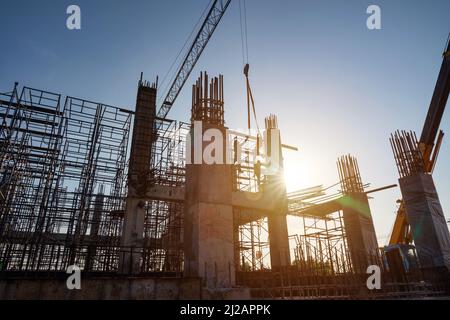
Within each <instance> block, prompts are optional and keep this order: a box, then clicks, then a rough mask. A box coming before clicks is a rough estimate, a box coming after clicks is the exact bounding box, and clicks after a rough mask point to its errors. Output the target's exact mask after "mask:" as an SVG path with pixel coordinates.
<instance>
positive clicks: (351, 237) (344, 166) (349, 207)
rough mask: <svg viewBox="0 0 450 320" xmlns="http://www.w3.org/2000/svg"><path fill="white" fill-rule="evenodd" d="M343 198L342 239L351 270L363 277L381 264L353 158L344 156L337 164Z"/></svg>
mask: <svg viewBox="0 0 450 320" xmlns="http://www.w3.org/2000/svg"><path fill="white" fill-rule="evenodd" d="M337 166H338V171H339V177H340V180H341V181H340V183H341V188H342V192H343V193H344V197H342V199H341V204H342V208H343V210H342V211H343V219H344V228H345V235H346V239H347V244H348V248H349V251H350V258H351V260H352V265H353V269H354V270H355V271H356V272H360V273H365V272H366V270H367V267H368V266H369V265H373V264H376V265H378V264H379V263H380V257H379V252H378V241H377V236H376V233H375V227H374V224H373V219H372V214H371V212H370V207H369V200H368V198H367V195H366V194H365V193H364V186H363V183H362V180H361V175H360V172H359V166H358V162H357V160H356V158H354V157H351V156H343V157H341V158H340V159H338V162H337Z"/></svg>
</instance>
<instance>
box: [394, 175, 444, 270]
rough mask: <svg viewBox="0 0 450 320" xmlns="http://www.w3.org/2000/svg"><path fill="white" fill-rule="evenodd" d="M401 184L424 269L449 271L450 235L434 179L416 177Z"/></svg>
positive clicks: (403, 179)
mask: <svg viewBox="0 0 450 320" xmlns="http://www.w3.org/2000/svg"><path fill="white" fill-rule="evenodd" d="M399 183H400V190H401V191H402V196H403V201H404V203H405V209H406V217H407V220H408V223H409V225H410V226H411V232H412V236H413V239H414V244H415V246H416V251H417V256H418V258H419V262H420V264H421V266H422V267H425V268H428V267H446V268H447V269H448V270H450V235H449V231H448V227H447V223H446V221H445V217H444V213H443V211H442V207H441V203H440V201H439V197H438V194H437V191H436V187H435V186H434V182H433V178H432V176H431V175H429V174H425V173H420V174H415V175H412V176H409V177H404V178H401V179H399Z"/></svg>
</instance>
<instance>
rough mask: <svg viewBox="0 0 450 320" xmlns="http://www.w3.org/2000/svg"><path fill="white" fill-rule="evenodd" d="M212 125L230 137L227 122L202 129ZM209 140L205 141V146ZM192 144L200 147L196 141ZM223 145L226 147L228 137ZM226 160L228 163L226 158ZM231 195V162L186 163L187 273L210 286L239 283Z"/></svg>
mask: <svg viewBox="0 0 450 320" xmlns="http://www.w3.org/2000/svg"><path fill="white" fill-rule="evenodd" d="M209 128H216V129H219V130H220V131H221V132H222V133H223V137H226V135H225V128H224V127H223V126H221V125H209V124H207V123H203V129H202V130H203V131H202V132H205V131H206V130H207V129H209ZM193 136H194V134H193V133H192V132H191V137H192V139H191V141H194V139H193ZM207 144H209V143H202V145H201V146H200V147H201V148H202V150H204V149H205V147H206V145H207ZM191 146H192V148H195V147H196V146H195V145H194V143H193V142H192V144H191ZM223 146H224V151H225V146H226V144H225V141H224V144H223ZM197 147H198V146H197ZM191 154H194V151H192V152H191ZM225 154H226V153H225V152H224V153H223V155H224V157H225ZM222 163H226V162H225V158H224V159H223V162H222ZM231 195H232V166H231V165H228V164H188V165H187V166H186V193H185V216H184V226H185V227H184V245H185V265H184V268H185V271H184V273H185V276H191V277H201V278H202V280H203V285H204V286H206V287H208V288H230V287H232V286H234V285H235V251H234V232H233V207H232V204H231Z"/></svg>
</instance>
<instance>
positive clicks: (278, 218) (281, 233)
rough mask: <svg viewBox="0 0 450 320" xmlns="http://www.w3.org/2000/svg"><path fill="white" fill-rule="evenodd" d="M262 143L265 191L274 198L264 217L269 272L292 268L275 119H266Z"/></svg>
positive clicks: (285, 199)
mask: <svg viewBox="0 0 450 320" xmlns="http://www.w3.org/2000/svg"><path fill="white" fill-rule="evenodd" d="M265 124H266V131H265V141H266V142H265V143H266V147H265V149H266V156H267V157H268V158H267V160H268V161H267V162H268V163H267V164H266V166H267V168H266V170H267V171H268V172H267V173H266V175H265V176H266V181H265V183H264V185H263V186H262V187H263V188H264V192H266V193H267V194H269V195H270V196H271V198H272V199H273V203H274V208H275V209H274V210H273V211H272V212H270V213H269V215H268V216H267V224H268V229H269V248H270V263H271V268H272V270H274V271H276V270H280V269H281V268H283V267H287V266H290V265H291V256H290V250H289V234H288V227H287V212H288V204H287V195H286V184H285V182H284V172H283V167H284V166H283V152H282V148H281V136H280V130H279V129H278V123H277V118H276V116H274V115H271V116H269V117H267V118H266V119H265Z"/></svg>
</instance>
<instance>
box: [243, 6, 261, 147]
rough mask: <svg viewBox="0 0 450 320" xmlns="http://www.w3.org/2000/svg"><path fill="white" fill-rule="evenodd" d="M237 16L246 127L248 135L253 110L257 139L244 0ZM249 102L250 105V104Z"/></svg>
mask: <svg viewBox="0 0 450 320" xmlns="http://www.w3.org/2000/svg"><path fill="white" fill-rule="evenodd" d="M239 17H240V25H241V45H242V63H243V65H244V75H245V80H246V88H247V127H248V131H249V135H250V130H251V112H252V111H253V116H254V118H255V124H256V128H257V135H258V137H257V140H258V141H259V137H260V129H259V125H258V118H257V116H256V108H255V100H254V98H253V93H252V89H251V86H250V80H249V77H248V72H249V69H250V64H249V63H248V60H249V58H248V36H247V8H246V5H245V0H239ZM250 104H251V106H250Z"/></svg>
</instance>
